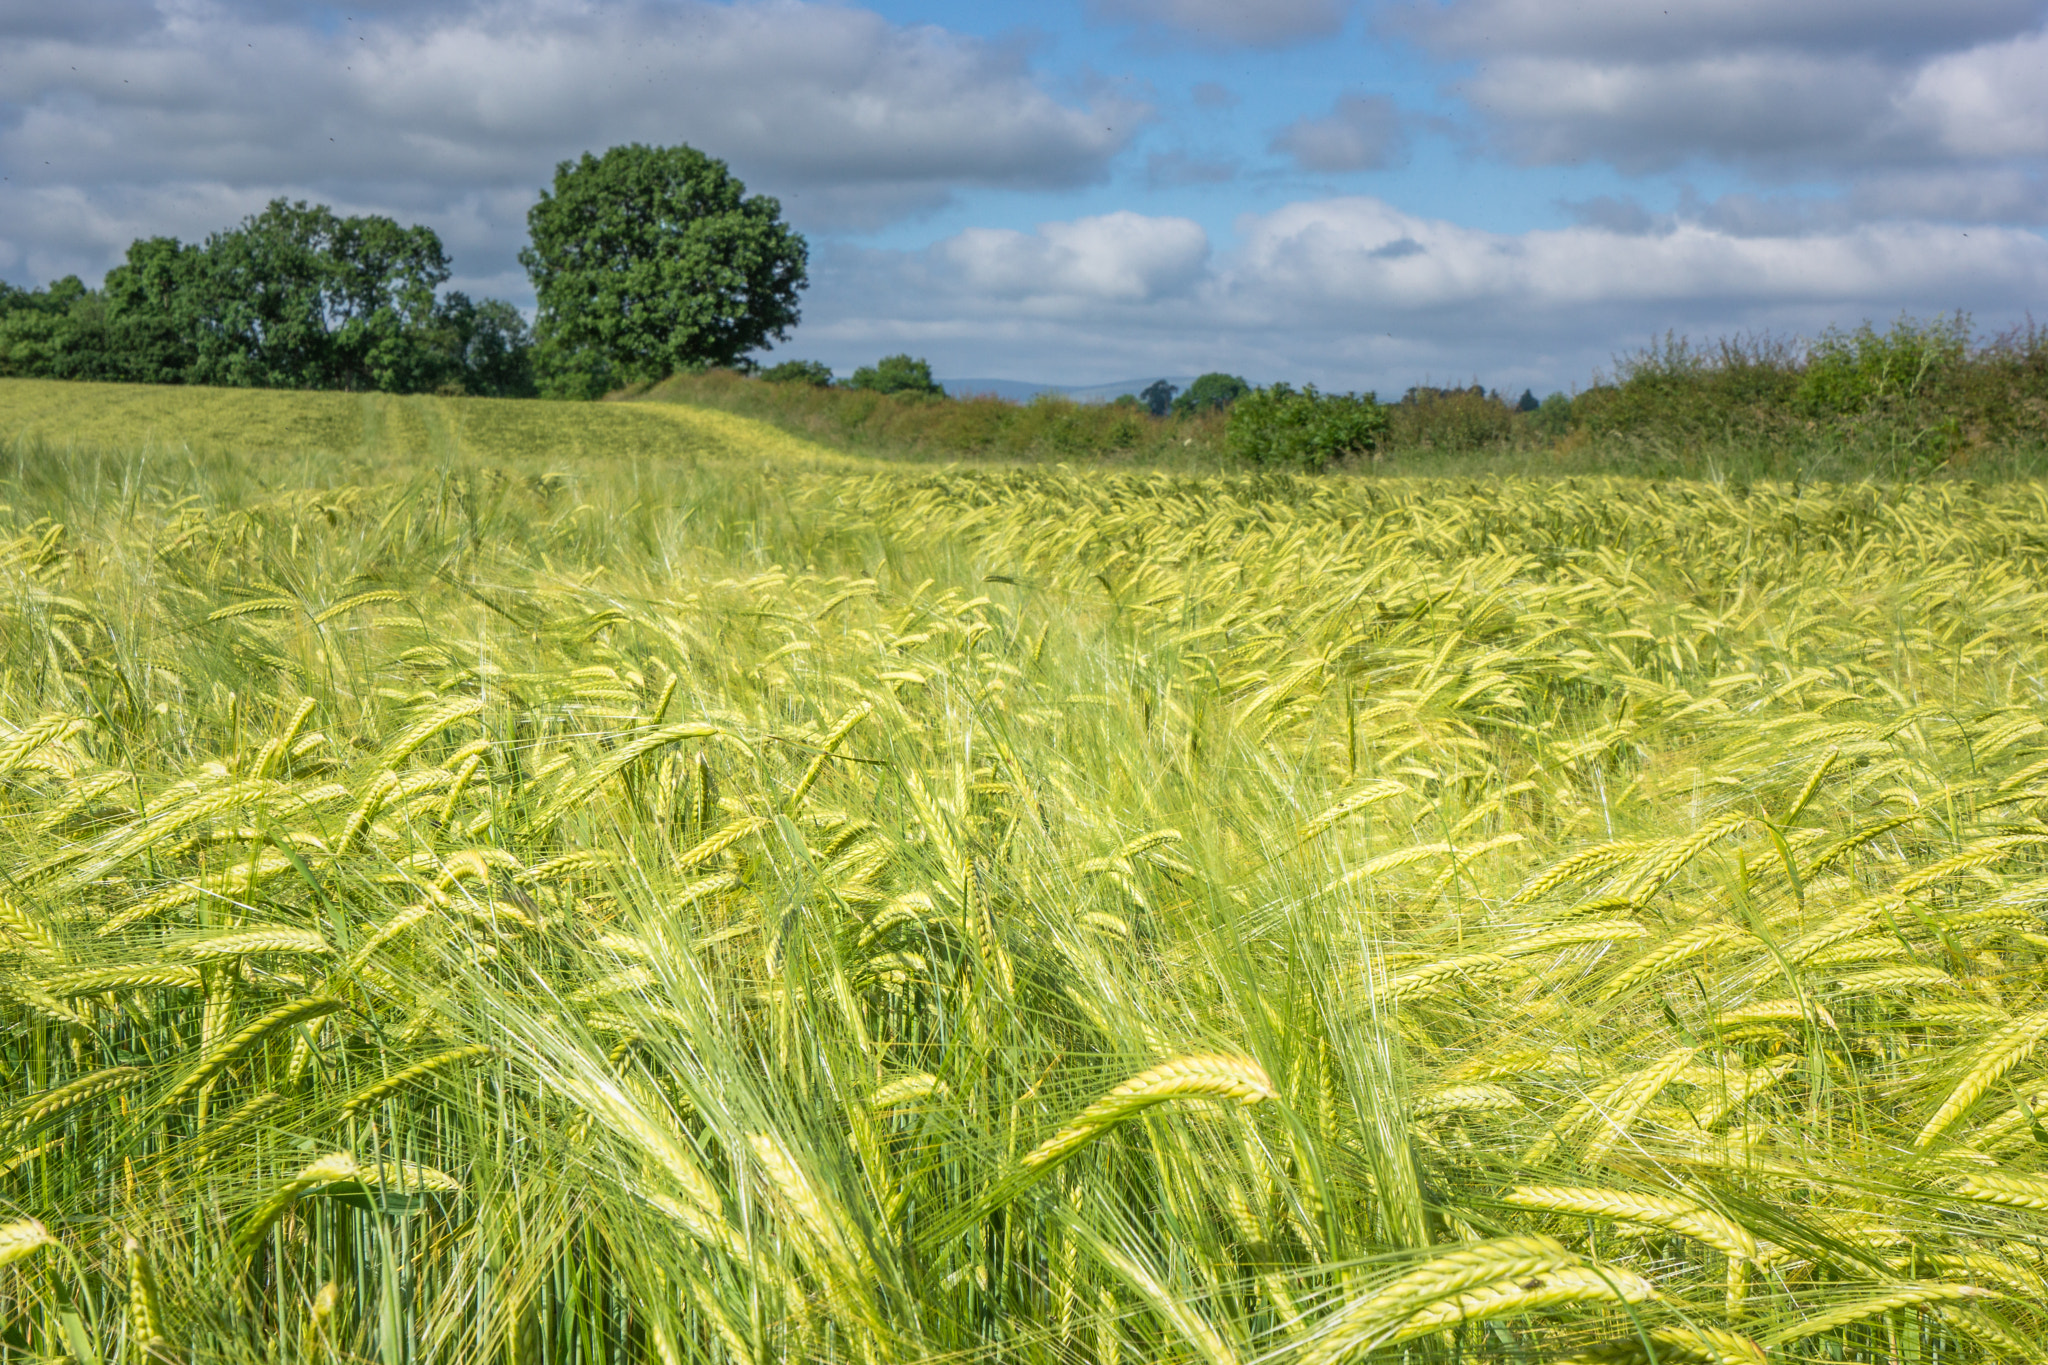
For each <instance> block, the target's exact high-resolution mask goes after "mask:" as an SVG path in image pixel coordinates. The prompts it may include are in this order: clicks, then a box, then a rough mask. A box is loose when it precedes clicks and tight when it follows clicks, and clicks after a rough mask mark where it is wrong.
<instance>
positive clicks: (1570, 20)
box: [1384, 0, 2048, 179]
mask: <svg viewBox="0 0 2048 1365" xmlns="http://www.w3.org/2000/svg"><path fill="white" fill-rule="evenodd" d="M2042 20H2043V9H2042V6H2041V4H2040V3H2039V0H1956V3H1954V4H1945V5H1940V6H1934V5H1928V4H1926V3H1925V2H1924V0H1800V3H1796V4H1787V3H1784V2H1783V0H1719V2H1718V3H1701V4H1686V5H1682V6H1681V5H1672V6H1670V7H1669V8H1668V9H1667V8H1665V7H1664V6H1662V5H1654V4H1653V5H1645V4H1641V3H1637V0H1587V2H1586V3H1583V4H1573V5H1559V4H1553V3H1547V0H1458V2H1457V3H1450V4H1419V5H1411V6H1408V7H1405V8H1403V9H1399V10H1395V11H1392V12H1390V13H1389V14H1388V15H1387V16H1386V18H1385V20H1384V22H1385V24H1386V25H1387V27H1388V28H1389V29H1390V30H1391V31H1394V32H1398V33H1402V34H1405V35H1407V36H1410V37H1412V38H1415V39H1416V40H1417V41H1419V42H1420V43H1422V44H1423V46H1424V47H1425V48H1427V49H1429V50H1430V51H1432V52H1434V53H1436V54H1437V55H1438V56H1440V57H1443V58H1447V59H1453V60H1463V61H1470V62H1473V63H1475V66H1474V69H1473V71H1472V73H1471V74H1470V75H1469V76H1468V77H1466V78H1465V79H1463V80H1462V81H1461V82H1459V83H1458V84H1457V85H1456V86H1455V87H1454V88H1455V90H1456V92H1457V93H1458V94H1460V95H1461V96H1463V97H1464V99H1465V100H1466V102H1467V103H1468V104H1469V105H1470V106H1471V107H1472V108H1473V109H1474V111H1475V112H1476V113H1477V114H1478V115H1479V116H1480V118H1481V120H1482V121H1483V122H1484V123H1485V124H1486V126H1487V127H1488V129H1489V130H1490V133H1491V137H1492V141H1493V144H1494V146H1495V148H1496V149H1497V150H1499V151H1502V152H1504V153H1506V154H1508V155H1510V156H1512V157H1514V158H1516V159H1519V160H1522V161H1524V162H1530V163H1545V164H1557V163H1567V162H1573V161H1581V160H1588V159H1593V160H1604V161H1607V162H1610V163H1612V164H1613V165H1615V166H1617V167H1619V168H1620V169H1622V170H1623V171H1626V172H1629V173H1644V172H1650V171H1658V170H1668V169H1671V168H1673V167H1677V166H1680V165H1683V164H1684V163H1686V162H1687V161H1689V160H1692V159H1694V158H1706V159H1709V160H1714V161H1720V162H1724V163H1729V164H1736V165H1741V166H1745V167H1747V168H1750V169H1752V170H1756V171H1759V172H1761V173H1763V174H1766V175H1769V176H1773V177H1777V178H1782V179H1803V178H1810V177H1812V176H1814V175H1854V174H1858V173H1862V172H1865V171H1872V170H1877V169H1881V168H1888V167H1909V166H1935V165H1940V164H1943V163H1947V162H1951V161H1953V160H1954V159H1956V158H1958V157H1960V158H1964V159H1967V160H1973V161H1978V162H1993V161H1997V160H2000V159H2007V158H2013V157H2038V156H2041V155H2043V154H2044V153H2048V81H2044V80H2043V79H2042V77H2041V73H2042V72H2043V71H2048V31H2044V30H2043V29H2042Z"/></svg>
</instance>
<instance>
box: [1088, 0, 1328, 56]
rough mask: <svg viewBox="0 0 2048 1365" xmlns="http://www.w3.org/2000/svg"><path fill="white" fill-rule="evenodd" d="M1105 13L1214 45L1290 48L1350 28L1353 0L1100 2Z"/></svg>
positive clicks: (1098, 8)
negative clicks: (1345, 22) (1345, 24)
mask: <svg viewBox="0 0 2048 1365" xmlns="http://www.w3.org/2000/svg"><path fill="white" fill-rule="evenodd" d="M1093 8H1094V10H1095V12H1096V14H1098V15H1099V16H1101V17H1102V18H1105V19H1109V20H1112V21H1123V22H1132V23H1140V24H1145V25H1149V26H1153V27H1158V28H1163V29H1167V30H1169V31H1172V32H1175V33H1178V34H1180V35H1182V36H1184V37H1186V38H1188V39H1190V40H1192V41H1195V42H1198V43H1201V44H1204V45H1207V46H1212V47H1287V46H1291V45H1292V44H1295V43H1300V42H1306V41H1309V40H1311V39H1315V38H1327V37H1330V36H1331V35H1332V34H1335V33H1336V32H1338V31H1339V30H1340V29H1342V28H1343V27H1344V20H1345V18H1346V17H1347V16H1348V15H1349V14H1350V12H1351V0H1253V2H1251V3H1248V2H1247V0H1094V5H1093Z"/></svg>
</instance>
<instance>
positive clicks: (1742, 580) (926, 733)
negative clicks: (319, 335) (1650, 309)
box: [0, 380, 2048, 1365]
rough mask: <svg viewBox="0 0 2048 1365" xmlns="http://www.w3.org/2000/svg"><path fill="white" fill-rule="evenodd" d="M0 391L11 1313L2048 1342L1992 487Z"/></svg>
mask: <svg viewBox="0 0 2048 1365" xmlns="http://www.w3.org/2000/svg"><path fill="white" fill-rule="evenodd" d="M0 427H4V430H5V431H7V432H9V433H26V434H24V435H21V436H19V437H18V438H16V439H14V440H13V443H12V445H11V446H10V451H9V454H10V458H8V459H7V460H4V461H0V1078H4V1083H0V1088H4V1089H5V1092H6V1100H5V1104H4V1108H0V1216H4V1218H5V1219H6V1220H8V1221H6V1222H5V1224H4V1227H0V1259H5V1260H7V1261H9V1262H10V1264H8V1266H7V1268H6V1270H5V1272H4V1274H0V1321H4V1324H5V1327H4V1330H0V1357H7V1358H9V1359H11V1358H12V1356H13V1355H20V1356H22V1357H23V1358H28V1357H30V1356H34V1357H37V1358H42V1359H54V1358H58V1357H68V1358H71V1359H74V1360H89V1359H94V1358H97V1359H100V1360H113V1359H116V1358H127V1357H136V1358H140V1357H141V1356H143V1355H145V1354H147V1353H149V1352H151V1351H154V1352H155V1353H157V1355H159V1356H162V1357H168V1356H171V1355H176V1356H178V1357H179V1358H183V1359H189V1360H202V1359H204V1360H212V1359H221V1360H254V1359H258V1358H261V1359H264V1360H270V1361H275V1362H276V1363H277V1365H302V1362H303V1365H313V1362H321V1363H322V1365H331V1362H333V1361H337V1360H370V1359H398V1358H401V1357H403V1358H405V1359H409V1360H413V1359H416V1360H434V1361H446V1362H450V1365H469V1363H470V1362H475V1363H476V1365H484V1362H492V1361H506V1360H528V1359H531V1360H562V1361H577V1362H579V1365H628V1362H636V1361H644V1360H659V1361H661V1362H663V1365H670V1362H675V1365H682V1363H683V1362H690V1363H691V1365H695V1362H703V1363H704V1365H724V1363H725V1362H745V1365H766V1363H767V1362H771V1361H777V1360H785V1359H805V1360H815V1361H818V1362H820V1365H893V1363H894V1362H899V1361H903V1362H907V1361H916V1360H937V1359H957V1360H962V1361H967V1360H996V1359H1001V1360H1015V1361H1019V1362H1025V1363H1026V1365H1055V1363H1056V1362H1069V1361H1077V1360H1093V1361H1103V1362H1116V1361H1121V1362H1133V1361H1140V1360H1142V1361H1148V1362H1149V1361H1154V1360H1156V1361H1160V1362H1164V1363H1165V1365H1188V1363H1189V1362H1201V1363H1202V1365H1233V1363H1234V1365H1244V1362H1248V1361H1264V1360H1272V1361H1286V1360H1294V1359H1300V1358H1302V1357H1307V1358H1309V1359H1310V1360H1311V1361H1323V1362H1333V1361H1336V1360H1340V1359H1346V1360H1348V1359H1362V1358H1371V1359H1375V1360H1377V1359H1380V1358H1382V1357H1384V1358H1389V1359H1391V1358H1392V1357H1393V1356H1394V1355H1396V1354H1401V1355H1405V1356H1409V1357H1412V1358H1413V1359H1414V1360H1417V1361H1433V1360H1448V1359H1453V1358H1456V1359H1469V1360H1471V1361H1473V1362H1475V1365H1486V1363H1488V1362H1503V1363H1504V1362H1512V1361H1536V1360H1579V1361H1583V1362H1586V1365H1593V1362H1609V1363H1610V1365H1620V1362H1624V1361H1626V1362H1635V1361H1643V1362H1648V1361H1650V1360H1652V1359H1655V1360H1661V1361H1666V1362H1681V1363H1682V1365H1757V1362H1759V1361H1760V1360H1762V1359H1764V1358H1765V1356H1764V1352H1765V1350H1766V1348H1769V1350H1770V1351H1771V1352H1773V1353H1774V1354H1773V1356H1772V1358H1776V1356H1777V1355H1783V1356H1784V1357H1785V1358H1786V1359H1788V1360H1790V1359H1793V1358H1795V1357H1796V1358H1798V1359H1828V1360H1838V1361H1848V1362H1853V1361H1871V1360H1879V1359H1883V1360H1894V1359H1896V1360H1901V1361H1905V1360H1920V1361H1938V1362H1944V1363H1945V1365H1988V1362H1991V1361H2003V1360H2007V1359H2039V1358H2040V1356H2039V1351H2038V1347H2037V1346H2036V1345H2035V1344H2034V1343H2037V1342H2039V1341H2041V1340H2048V1309H2044V1308H2043V1306H2042V1303H2043V1294H2042V1292H2041V1289H2040V1284H2041V1281H2042V1277H2043V1275H2044V1273H2048V1261H2044V1259H2043V1257H2042V1256H2041V1254H2040V1253H2039V1250H2038V1247H2037V1245H2036V1244H2037V1243H2038V1241H2039V1234H2040V1231H2041V1219H2042V1217H2043V1214H2044V1211H2048V1156H2044V1153H2048V1053H2044V1052H2043V1051H2042V1049H2041V1047H2040V1043H2041V1040H2042V1039H2043V1038H2048V1022H2044V1021H2048V933H2044V932H2043V930H2042V925H2041V918H2040V917H2041V911H2042V907H2043V906H2044V905H2048V836H2044V835H2043V832H2042V831H2043V830H2044V829H2048V716H2044V714H2043V707H2042V703H2041V700H2040V698H2039V697H2038V696H2037V695H2036V693H2035V689H2034V688H2033V686H2032V683H2031V682H2030V681H2029V680H2030V679H2034V678H2037V677H2039V676H2041V675H2042V673H2043V672H2044V671H2048V637H2044V636H2043V634H2042V632H2041V631H2040V628H2039V623H2040V620H2041V619H2042V615H2043V612H2044V611H2048V594H2044V593H2043V591H2042V589H2041V587H2040V586H2039V585H2040V584H2041V582H2042V581H2043V575H2044V573H2048V552H2044V551H2043V549H2042V548H2041V537H2040V534H2039V528H2040V526H2041V524H2042V522H2043V520H2044V518H2048V491H2044V490H2043V489H2041V488H2040V487H2037V486H2035V485H2033V484H2028V483H2018V482H2015V483H2002V484H1984V485H1969V484H1965V483H1962V482H1957V481H1930V482H1924V483H1917V484H1897V485H1886V486H1882V487H1879V486H1875V485H1867V486H1830V485H1822V484H1814V483H1810V482H1809V483H1805V484H1802V485H1800V486H1797V487H1794V486H1790V485H1775V484H1769V483H1752V484H1750V485H1747V486H1743V485H1740V484H1739V483H1738V482H1736V481H1734V480H1729V481H1726V482H1721V483H1694V482H1683V481H1680V482H1659V483H1649V482H1643V481H1635V480H1628V479H1588V480H1580V481H1577V482H1572V481H1562V480H1555V479H1544V478H1536V477H1530V478H1507V477H1503V478H1498V479H1474V480H1459V481H1445V480H1434V479H1430V478H1426V477H1413V476H1407V475H1403V476H1399V477H1386V476H1383V475H1373V476H1364V477H1356V478H1317V479H1309V478H1300V477H1292V476H1284V475H1276V474H1272V473H1262V474H1256V475H1218V476H1200V477H1196V476H1182V475H1168V474H1164V473H1158V472H1150V471H1143V470H1133V469H1109V468H1097V469H1087V470H1078V469H1057V468H997V467H993V466H987V465H959V466H945V467H941V466H937V465H916V466H911V465H894V466H891V465H885V464H880V463H875V462H864V461H856V460H851V459H847V458H842V457H837V456H830V455H826V454H824V453H821V452H819V451H818V450H816V449H814V448H810V447H806V446H804V445H803V443H801V442H798V441H795V440H793V439H791V438H788V437H785V436H783V435H781V434H779V433H776V432H773V431H770V430H768V429H765V428H761V427H758V426H754V425H751V424H748V423H746V422H744V421H742V420H740V419H737V418H731V417H727V416H723V415H707V414H703V413H699V412H695V411H692V410H689V409H684V408H680V407H675V406H668V405H662V404H652V403H604V404H520V403H493V402H481V401H470V400H463V399H456V398H446V397H431V398H430V397H420V398H408V399H394V398H386V397H381V396H375V395H337V394H292V393H282V392H277V393H257V392H244V391H226V390H205V389H197V388H193V389H187V390H172V389H164V390H158V389H145V388H124V387H121V386H94V385H76V386H57V385H38V384H24V383H23V382H21V381H12V380H0ZM39 433H40V434H39ZM322 1153H329V1154H332V1155H330V1156H328V1157H322V1156H321V1154H322ZM1901 1154H1903V1155H1901ZM444 1173H445V1174H444ZM131 1238H132V1239H133V1242H134V1247H135V1250H134V1252H133V1253H132V1256H131V1253H130V1251H129V1239H131ZM1652 1286H1654V1293H1653V1292H1651V1287H1652Z"/></svg>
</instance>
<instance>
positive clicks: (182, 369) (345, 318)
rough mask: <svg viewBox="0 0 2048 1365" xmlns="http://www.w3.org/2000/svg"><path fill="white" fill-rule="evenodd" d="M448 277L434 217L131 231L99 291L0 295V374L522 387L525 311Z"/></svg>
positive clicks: (64, 286)
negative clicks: (199, 239)
mask: <svg viewBox="0 0 2048 1365" xmlns="http://www.w3.org/2000/svg"><path fill="white" fill-rule="evenodd" d="M448 275H449V266H448V257H447V253H446V252H445V251H444V250H443V249H442V246H441V240H440V238H439V237H438V236H437V235H436V234H435V233H434V231H433V229H432V228H428V227H423V226H412V227H406V226H402V225H400V224H399V223H397V222H395V221H393V220H392V219H390V218H384V217H379V216H375V215H368V216H363V217H351V218H345V217H342V216H340V215H338V214H336V213H335V212H334V211H333V210H332V209H330V208H328V207H327V206H326V205H324V204H306V203H303V202H298V203H294V202H290V201H287V200H284V199H277V200H273V201H272V202H271V203H270V205H269V206H268V207H266V208H265V209H264V210H263V212H261V213H259V214H254V215H252V216H250V217H248V218H246V219H244V220H243V221H242V222H241V223H240V224H239V225H237V226H235V227H232V228H229V229H226V230H225V231H222V232H216V233H214V234H212V235H211V236H209V237H208V238H207V239H206V240H205V241H204V242H203V243H185V242H180V241H178V240H177V239H176V238H173V237H149V238H143V239H140V240H138V241H136V242H134V243H133V244H131V245H130V246H129V248H128V253H127V258H126V260H124V261H123V262H122V264H120V265H118V266H116V267H114V269H112V270H111V271H109V272H108V273H107V277H106V281H105V283H104V284H103V285H102V286H101V288H99V289H97V290H93V289H88V288H87V287H86V286H85V285H84V284H83V283H81V282H80V281H79V280H78V279H77V278H76V277H75V276H73V277H67V278H66V279H63V280H59V281H57V282H56V283H55V284H53V285H51V286H50V287H49V288H48V289H47V290H35V291H30V292H24V291H20V290H10V291H8V293H7V294H5V295H0V374H13V375H22V376H29V377H38V378H52V379H100V380H114V381H131V382H141V383H157V384H177V383H185V384H219V385H230V386H238V387H260V388H293V389H345V390H357V391H364V390H373V389H374V390H382V391H384V392H387V393H421V392H430V391H433V390H437V389H450V390H460V391H462V392H468V393H484V394H495V395H506V396H510V395H517V394H521V393H531V392H532V391H533V381H532V374H531V363H530V359H529V357H528V355H527V351H528V349H529V338H528V336H527V329H526V322H525V319H524V318H522V317H521V316H520V315H519V313H518V311H517V310H516V309H514V308H513V307H512V306H511V305H510V304H506V303H500V302H496V301H490V300H487V301H485V302H484V303H481V304H478V303H473V302H472V301H471V300H470V299H469V298H468V297H467V296H466V295H464V294H461V293H459V292H450V293H449V294H447V295H445V296H442V295H440V294H439V292H438V291H439V290H440V287H441V286H442V285H443V284H445V283H446V282H447V279H448Z"/></svg>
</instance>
